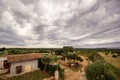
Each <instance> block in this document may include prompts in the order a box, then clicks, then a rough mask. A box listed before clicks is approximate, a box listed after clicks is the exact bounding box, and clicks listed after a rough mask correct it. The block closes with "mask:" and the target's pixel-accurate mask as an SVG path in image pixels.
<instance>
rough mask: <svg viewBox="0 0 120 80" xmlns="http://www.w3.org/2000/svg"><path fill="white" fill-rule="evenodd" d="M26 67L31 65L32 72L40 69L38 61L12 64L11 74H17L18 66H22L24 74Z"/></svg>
mask: <svg viewBox="0 0 120 80" xmlns="http://www.w3.org/2000/svg"><path fill="white" fill-rule="evenodd" d="M26 65H31V70H36V69H38V59H35V60H29V61H22V62H15V63H11V66H10V74H16V66H22V72H24V71H25V66H26Z"/></svg>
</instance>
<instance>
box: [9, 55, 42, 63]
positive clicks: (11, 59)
mask: <svg viewBox="0 0 120 80" xmlns="http://www.w3.org/2000/svg"><path fill="white" fill-rule="evenodd" d="M39 58H41V54H40V53H31V54H18V55H8V56H7V59H8V62H10V63H12V62H18V61H26V60H33V59H39Z"/></svg>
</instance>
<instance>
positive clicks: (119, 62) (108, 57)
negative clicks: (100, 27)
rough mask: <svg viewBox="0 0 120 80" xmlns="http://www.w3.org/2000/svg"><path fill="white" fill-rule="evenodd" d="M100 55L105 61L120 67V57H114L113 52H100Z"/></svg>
mask: <svg viewBox="0 0 120 80" xmlns="http://www.w3.org/2000/svg"><path fill="white" fill-rule="evenodd" d="M100 55H101V56H102V57H103V58H104V59H105V61H107V62H108V63H110V64H112V65H113V66H115V67H117V68H119V69H120V57H117V58H113V57H112V55H111V54H108V55H105V54H104V53H100Z"/></svg>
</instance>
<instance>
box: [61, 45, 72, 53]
mask: <svg viewBox="0 0 120 80" xmlns="http://www.w3.org/2000/svg"><path fill="white" fill-rule="evenodd" d="M73 51H74V49H73V47H72V46H64V47H63V53H68V52H73Z"/></svg>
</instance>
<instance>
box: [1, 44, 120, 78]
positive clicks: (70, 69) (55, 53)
mask: <svg viewBox="0 0 120 80" xmlns="http://www.w3.org/2000/svg"><path fill="white" fill-rule="evenodd" d="M9 51H10V52H9ZM20 51H21V52H20ZM40 51H43V53H39V54H41V55H42V58H41V59H40V60H39V62H38V67H39V70H35V71H31V72H27V73H24V74H20V75H16V76H12V77H5V76H4V75H5V74H4V75H0V79H1V80H93V79H95V80H96V79H97V78H99V79H100V80H101V79H102V80H119V78H120V77H119V75H120V69H119V66H120V64H119V63H118V62H119V60H120V56H119V53H116V52H115V53H114V51H112V50H108V52H109V53H110V51H112V53H110V54H109V53H108V52H106V50H105V51H104V50H96V49H94V50H92V49H75V48H73V47H71V46H65V47H63V48H62V49H43V50H40ZM115 51H117V52H118V50H115ZM3 52H4V53H2V55H1V56H4V54H5V55H8V54H9V53H10V54H9V55H11V50H10V49H6V50H5V51H3ZM6 52H7V54H6ZM12 52H14V53H13V54H14V55H16V53H17V52H19V54H23V53H24V54H27V53H28V52H29V53H33V52H34V53H35V52H37V53H38V52H39V49H36V50H30V49H27V50H25V49H22V50H20V49H12ZM44 52H45V53H44ZM19 54H18V53H17V55H19ZM113 55H115V56H113ZM116 56H117V57H116ZM101 69H102V70H101ZM56 71H57V74H56ZM95 73H96V74H97V75H98V76H97V77H96V76H93V75H96V74H95ZM101 75H102V76H101Z"/></svg>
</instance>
